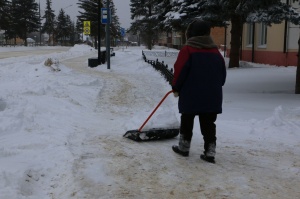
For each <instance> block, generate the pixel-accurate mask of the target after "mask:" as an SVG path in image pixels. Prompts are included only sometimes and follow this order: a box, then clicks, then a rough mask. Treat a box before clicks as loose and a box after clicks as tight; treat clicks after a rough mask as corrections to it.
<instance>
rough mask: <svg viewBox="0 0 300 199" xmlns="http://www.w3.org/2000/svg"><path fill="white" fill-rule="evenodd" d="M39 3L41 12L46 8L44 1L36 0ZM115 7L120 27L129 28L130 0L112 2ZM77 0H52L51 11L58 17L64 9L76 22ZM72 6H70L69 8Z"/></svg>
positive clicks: (114, 0)
mask: <svg viewBox="0 0 300 199" xmlns="http://www.w3.org/2000/svg"><path fill="white" fill-rule="evenodd" d="M39 1H40V3H41V11H42V14H43V13H44V12H43V11H44V10H45V8H46V0H36V2H39ZM113 2H114V4H115V7H116V9H117V15H118V16H119V19H120V24H121V27H123V28H126V29H127V28H129V27H130V23H131V19H130V6H129V4H130V0H113ZM77 3H78V0H52V9H53V10H55V14H56V15H58V12H59V10H60V9H61V8H64V10H65V12H66V14H68V15H70V17H71V19H72V20H76V18H75V17H76V16H77V15H78V14H79V13H78V10H79V9H78V5H77ZM70 5H72V6H70Z"/></svg>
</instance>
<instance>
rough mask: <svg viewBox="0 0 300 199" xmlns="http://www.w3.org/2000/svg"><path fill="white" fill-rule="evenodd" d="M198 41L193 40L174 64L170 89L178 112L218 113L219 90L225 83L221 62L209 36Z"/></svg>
mask: <svg viewBox="0 0 300 199" xmlns="http://www.w3.org/2000/svg"><path fill="white" fill-rule="evenodd" d="M206 37H209V38H208V39H207V38H206ZM198 38H200V40H199V41H197V38H193V39H194V40H195V39H196V42H190V43H191V44H190V45H189V42H187V45H185V46H184V47H183V48H182V49H181V50H180V52H179V54H178V57H177V60H176V62H175V64H174V79H173V82H172V89H173V91H174V92H178V93H179V101H178V108H179V112H180V113H191V114H199V113H222V101H223V92H222V86H223V85H224V83H225V80H226V68H225V62H224V58H223V57H222V55H221V54H220V52H219V50H218V48H217V47H216V46H215V45H214V44H213V41H212V40H211V38H210V36H202V37H198ZM203 41H204V42H203ZM203 43H204V44H203Z"/></svg>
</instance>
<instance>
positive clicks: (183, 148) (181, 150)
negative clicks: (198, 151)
mask: <svg viewBox="0 0 300 199" xmlns="http://www.w3.org/2000/svg"><path fill="white" fill-rule="evenodd" d="M190 146H191V141H188V140H184V138H183V135H182V134H180V137H179V144H178V146H177V145H173V146H172V149H173V151H174V152H175V153H178V154H179V155H182V156H185V157H186V156H189V152H190Z"/></svg>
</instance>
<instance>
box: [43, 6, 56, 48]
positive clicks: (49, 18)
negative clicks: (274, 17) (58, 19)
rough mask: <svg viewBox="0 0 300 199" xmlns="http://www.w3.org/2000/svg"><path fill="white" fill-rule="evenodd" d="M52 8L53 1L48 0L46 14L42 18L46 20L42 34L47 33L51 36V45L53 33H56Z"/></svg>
mask: <svg viewBox="0 0 300 199" xmlns="http://www.w3.org/2000/svg"><path fill="white" fill-rule="evenodd" d="M51 6H52V2H51V0H47V2H46V10H45V14H44V15H43V17H42V18H43V19H45V22H44V24H43V26H42V30H41V31H42V33H47V34H48V35H49V44H50V41H51V38H52V39H53V32H54V25H55V14H54V10H52V8H51Z"/></svg>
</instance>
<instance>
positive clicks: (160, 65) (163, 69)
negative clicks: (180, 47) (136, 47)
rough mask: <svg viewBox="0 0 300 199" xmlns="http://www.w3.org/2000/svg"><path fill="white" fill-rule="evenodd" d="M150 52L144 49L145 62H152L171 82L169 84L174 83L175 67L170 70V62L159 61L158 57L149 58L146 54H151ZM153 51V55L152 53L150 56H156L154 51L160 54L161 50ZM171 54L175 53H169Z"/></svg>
mask: <svg viewBox="0 0 300 199" xmlns="http://www.w3.org/2000/svg"><path fill="white" fill-rule="evenodd" d="M149 53H150V51H145V52H144V51H142V55H143V59H144V60H145V62H147V63H149V64H151V65H152V66H153V67H154V68H155V69H156V70H158V71H159V72H160V73H161V74H162V75H163V77H164V78H165V79H166V80H167V81H168V82H169V84H170V85H172V80H173V76H174V74H173V69H172V68H171V69H170V70H169V69H168V64H164V61H162V62H159V61H158V59H156V60H148V59H147V57H146V54H148V55H150V54H149ZM151 53H152V55H150V56H154V55H153V53H155V54H158V53H159V54H160V53H161V52H160V51H157V52H151ZM171 53H172V52H171ZM169 55H173V54H169ZM176 56H177V54H176Z"/></svg>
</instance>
